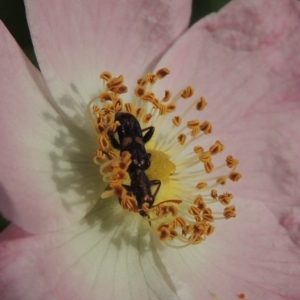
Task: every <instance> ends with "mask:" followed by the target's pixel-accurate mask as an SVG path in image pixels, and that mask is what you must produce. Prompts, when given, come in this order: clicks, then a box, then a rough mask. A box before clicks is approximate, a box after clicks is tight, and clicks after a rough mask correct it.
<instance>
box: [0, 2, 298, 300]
mask: <svg viewBox="0 0 300 300" xmlns="http://www.w3.org/2000/svg"><path fill="white" fill-rule="evenodd" d="M153 2H154V1H151V2H149V3H144V2H140V1H130V2H126V3H122V2H120V1H118V2H115V1H110V2H109V3H106V2H104V1H103V2H101V1H93V2H92V1H90V2H89V3H88V4H87V3H86V2H85V3H83V2H82V3H81V2H80V1H77V2H76V3H74V1H72V2H71V1H63V2H62V1H49V2H47V3H43V4H41V3H40V2H38V1H27V2H26V7H27V14H28V20H29V24H30V28H31V34H32V37H33V41H34V44H35V49H36V52H37V57H38V60H39V64H40V67H41V70H42V74H43V77H42V76H41V74H40V73H39V71H37V70H36V69H35V68H34V67H32V66H31V65H30V63H29V62H28V61H27V60H26V58H24V56H23V54H22V53H21V52H20V50H19V49H18V47H17V46H16V44H15V42H14V41H13V40H12V38H11V36H10V35H9V34H8V32H7V31H6V29H5V28H4V26H3V25H1V27H0V28H1V29H0V32H1V33H0V34H1V40H2V41H3V42H2V43H1V44H0V53H1V58H2V59H1V62H0V74H1V83H0V84H1V91H2V92H3V94H2V97H1V119H0V123H1V143H2V145H3V146H2V147H1V148H2V149H1V157H0V167H1V177H0V178H1V201H0V209H1V211H2V212H3V213H4V214H5V216H6V217H7V218H9V219H10V220H12V224H11V225H10V226H9V227H8V228H7V229H6V230H5V231H4V232H3V233H2V234H1V235H0V241H1V243H0V269H1V272H0V293H1V295H2V298H3V299H99V298H101V299H134V298H138V299H199V298H200V299H214V298H215V299H217V298H219V299H239V298H240V299H242V298H245V299H247V298H249V299H264V298H270V299H297V298H299V296H300V295H299V291H298V282H299V275H300V265H299V262H300V252H299V248H298V246H297V245H296V241H297V239H298V238H299V235H298V234H297V230H295V228H296V227H297V226H298V225H297V224H299V222H298V221H297V218H293V216H294V215H293V212H294V211H297V210H298V209H299V208H298V207H299V200H298V198H297V193H296V191H297V186H298V185H297V183H298V181H299V180H298V178H299V174H300V172H299V166H298V161H299V160H298V159H297V157H298V155H299V154H298V153H299V151H298V150H299V143H297V141H298V140H299V133H298V126H297V124H298V118H297V115H298V111H299V108H300V104H299V99H298V98H299V94H300V93H299V92H300V91H299V86H300V85H299V78H300V77H299V65H298V64H299V60H300V58H299V54H298V49H299V43H300V42H299V39H298V34H297V32H299V26H300V24H299V14H300V7H299V3H298V2H296V1H292V0H280V1H277V2H278V3H276V4H277V5H276V6H274V5H272V2H271V0H265V1H263V2H262V1H259V0H251V1H249V0H247V1H246V0H240V1H232V2H231V3H230V4H229V5H228V6H227V7H225V8H224V9H223V10H222V11H221V12H220V13H219V14H217V15H211V16H208V17H207V18H205V19H203V20H202V21H200V22H198V23H197V24H195V25H194V26H193V27H192V28H190V29H189V30H187V31H186V32H184V29H185V27H186V25H187V22H188V15H189V10H188V8H187V7H186V3H184V5H183V4H182V2H181V1H176V2H175V1H172V6H171V5H170V4H169V2H168V1H159V2H157V3H153ZM158 4H159V5H158ZM179 12H180V18H179V17H178V15H179ZM183 32H184V34H183V35H181V34H182V33H183ZM162 67H167V68H169V69H170V70H171V72H172V73H171V74H170V75H169V76H167V77H166V78H165V79H164V86H168V88H169V89H170V90H172V91H176V90H178V87H179V89H181V88H184V87H186V86H189V85H192V86H193V87H194V88H195V94H200V93H201V95H204V96H205V97H206V98H207V99H208V102H209V105H208V106H207V108H206V109H205V118H207V119H208V120H210V121H211V123H212V124H214V136H221V137H220V138H222V139H223V140H226V147H227V148H226V149H227V150H228V151H229V153H234V155H236V156H237V157H239V159H240V160H241V162H242V164H241V168H240V170H241V172H242V173H243V180H242V181H241V182H239V184H238V185H236V186H235V194H236V195H238V197H236V198H235V199H236V205H237V210H238V216H237V218H235V219H234V220H230V221H224V222H223V223H222V226H218V227H217V228H216V232H215V233H214V234H213V235H211V236H209V238H207V240H206V241H205V242H204V243H201V244H200V245H195V246H189V247H185V248H183V249H172V248H169V247H165V246H164V244H163V243H162V242H161V241H160V240H159V239H157V238H155V237H153V236H152V235H150V234H149V230H148V229H147V228H146V226H143V225H140V224H141V223H142V221H141V220H143V218H142V217H141V216H140V215H139V214H135V213H130V212H126V211H124V210H123V209H122V208H121V207H120V205H119V204H118V202H117V201H116V199H115V200H114V201H113V200H112V199H111V200H110V199H104V200H101V201H98V202H97V199H98V197H99V195H100V194H101V193H102V192H103V191H104V188H105V187H106V185H105V184H103V183H101V182H100V180H99V169H98V168H97V166H96V165H95V164H94V163H93V161H92V159H91V158H93V157H94V155H95V149H97V147H98V145H97V143H96V141H97V135H96V133H95V131H94V128H93V126H91V122H90V119H89V117H88V112H87V109H86V106H87V103H88V101H89V100H90V99H92V98H93V97H95V96H96V95H98V94H99V93H100V92H101V87H99V82H98V78H97V77H98V76H99V73H100V72H102V71H103V70H111V71H112V72H113V74H124V78H125V79H126V85H127V86H128V87H133V86H134V80H135V79H136V78H139V77H141V76H142V75H143V74H144V73H145V72H146V71H147V70H152V69H155V70H158V69H160V68H162ZM181 108H182V110H184V108H185V104H183V105H182V106H181ZM189 117H190V119H191V120H193V119H194V115H193V113H190V115H189ZM156 130H157V129H156ZM161 130H164V129H161ZM207 143H209V141H208V142H207ZM206 146H208V145H206ZM231 147H232V148H231ZM289 220H292V221H289ZM297 222H298V223H297ZM281 224H282V225H281ZM293 241H295V243H294V242H293Z"/></svg>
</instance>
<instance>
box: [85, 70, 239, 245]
mask: <svg viewBox="0 0 300 300" xmlns="http://www.w3.org/2000/svg"><path fill="white" fill-rule="evenodd" d="M169 73H170V72H169V70H168V69H166V68H164V69H160V70H158V71H157V72H156V73H155V74H153V73H148V74H146V75H145V76H144V77H143V78H140V79H138V81H137V86H136V87H135V89H134V96H133V99H131V100H132V101H130V102H128V103H123V99H122V96H121V95H122V94H124V93H127V90H128V89H127V87H126V86H125V84H124V79H123V76H122V75H121V76H119V77H113V76H112V75H111V74H110V73H109V72H103V73H102V74H101V75H100V78H101V79H102V80H103V92H102V93H101V94H100V95H99V96H97V97H95V98H94V99H92V100H91V101H90V103H89V105H88V110H89V113H90V116H91V118H92V120H93V123H94V126H95V129H96V132H97V134H98V145H99V149H98V150H97V152H96V156H95V158H94V162H95V163H96V164H98V165H99V167H100V174H101V175H102V177H103V181H104V182H107V183H108V185H109V186H110V188H111V189H110V190H107V191H105V192H104V193H103V194H102V195H101V196H102V197H103V198H106V197H109V196H112V195H115V196H117V197H118V199H119V202H120V205H121V207H122V208H123V209H124V210H128V211H129V212H131V213H139V214H140V215H141V216H142V217H143V220H144V221H145V223H146V224H147V226H148V227H149V229H150V230H151V232H153V233H154V234H155V235H157V236H158V238H159V239H160V240H161V241H163V242H164V243H166V244H167V245H169V246H172V247H184V246H187V245H196V244H199V243H201V242H202V241H204V240H205V239H206V237H207V236H209V235H210V234H212V233H213V232H214V228H215V227H214V225H215V221H216V220H220V219H223V220H224V219H229V218H232V217H235V216H236V211H235V207H234V206H233V205H230V204H231V201H232V199H233V195H232V194H230V193H229V192H227V191H224V190H223V186H224V185H225V183H226V182H227V179H229V180H231V181H233V182H236V181H238V180H239V179H240V178H241V174H240V173H238V172H236V167H237V165H238V160H237V159H235V158H233V156H231V155H228V156H227V157H226V159H225V161H224V163H221V164H219V165H217V166H215V164H214V163H213V159H214V157H215V156H216V155H218V154H220V153H222V152H223V150H224V145H223V144H222V143H221V142H220V141H218V140H217V141H216V142H215V143H214V144H212V145H207V142H205V136H206V135H209V134H211V133H212V125H211V123H210V122H208V121H202V122H200V121H199V120H198V119H189V112H191V111H192V110H196V111H198V112H201V111H202V110H203V109H204V108H205V106H206V105H207V102H206V100H205V98H203V97H200V98H198V99H196V100H194V101H192V102H191V103H190V105H189V106H188V108H187V109H186V110H184V111H181V112H180V116H179V115H176V114H175V112H176V106H177V102H178V101H189V100H187V99H190V98H192V96H193V94H194V89H193V87H191V86H188V87H186V88H185V89H183V90H180V91H179V92H178V93H177V94H176V95H175V96H173V97H172V95H171V92H170V91H169V90H166V91H165V93H164V96H163V97H162V98H161V99H159V98H158V97H157V96H156V94H155V93H154V91H153V87H154V85H155V83H156V82H157V81H158V80H160V79H162V78H164V77H165V76H167V75H168V74H169ZM153 130H155V134H153ZM162 132H163V134H160V133H162ZM152 134H153V136H152ZM200 142H201V143H200ZM116 148H117V149H116ZM224 170H225V172H224ZM217 188H221V190H222V191H221V192H220V191H217ZM213 224H214V225H213Z"/></svg>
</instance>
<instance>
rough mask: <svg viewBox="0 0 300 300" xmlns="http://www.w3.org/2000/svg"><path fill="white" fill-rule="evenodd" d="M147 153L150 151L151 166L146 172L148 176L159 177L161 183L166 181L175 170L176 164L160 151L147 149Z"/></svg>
mask: <svg viewBox="0 0 300 300" xmlns="http://www.w3.org/2000/svg"><path fill="white" fill-rule="evenodd" d="M149 153H151V166H150V167H149V169H148V170H147V171H146V174H147V175H148V176H149V178H159V180H161V182H162V183H163V184H164V183H166V182H167V181H169V180H170V178H171V175H172V174H173V173H174V172H175V171H176V165H175V164H174V163H173V162H172V161H171V160H170V159H169V156H168V155H167V154H166V153H164V152H162V151H157V150H154V149H149Z"/></svg>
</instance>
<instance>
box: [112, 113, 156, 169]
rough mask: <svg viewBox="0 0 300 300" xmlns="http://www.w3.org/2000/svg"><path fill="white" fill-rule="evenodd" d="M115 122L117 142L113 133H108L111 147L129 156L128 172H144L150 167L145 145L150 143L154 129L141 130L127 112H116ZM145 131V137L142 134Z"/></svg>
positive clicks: (148, 154) (149, 155) (136, 121)
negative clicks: (127, 153)
mask: <svg viewBox="0 0 300 300" xmlns="http://www.w3.org/2000/svg"><path fill="white" fill-rule="evenodd" d="M115 121H119V123H120V126H118V128H117V130H116V131H117V133H118V137H119V141H118V140H117V139H116V137H115V132H114V131H109V132H108V136H109V138H110V142H111V144H112V146H113V147H114V148H116V149H118V150H120V152H121V153H122V152H123V151H128V152H129V153H130V154H131V159H132V163H131V164H130V166H129V168H128V172H129V173H130V172H132V171H134V170H136V169H140V170H143V171H144V170H146V169H148V168H149V167H150V157H151V154H150V153H147V152H146V149H145V144H146V143H147V142H149V141H150V139H151V137H152V136H153V133H154V130H155V128H154V127H153V126H150V127H147V128H144V129H141V126H140V123H139V122H138V120H137V119H136V118H135V117H134V116H133V115H132V114H131V113H127V112H117V113H116V115H115ZM144 131H147V132H146V134H145V135H143V132H144Z"/></svg>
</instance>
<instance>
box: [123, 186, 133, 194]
mask: <svg viewBox="0 0 300 300" xmlns="http://www.w3.org/2000/svg"><path fill="white" fill-rule="evenodd" d="M122 186H123V187H124V188H125V189H126V191H127V192H129V193H130V194H131V195H132V187H131V186H130V185H127V184H122Z"/></svg>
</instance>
